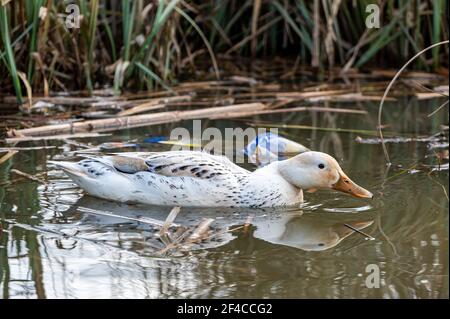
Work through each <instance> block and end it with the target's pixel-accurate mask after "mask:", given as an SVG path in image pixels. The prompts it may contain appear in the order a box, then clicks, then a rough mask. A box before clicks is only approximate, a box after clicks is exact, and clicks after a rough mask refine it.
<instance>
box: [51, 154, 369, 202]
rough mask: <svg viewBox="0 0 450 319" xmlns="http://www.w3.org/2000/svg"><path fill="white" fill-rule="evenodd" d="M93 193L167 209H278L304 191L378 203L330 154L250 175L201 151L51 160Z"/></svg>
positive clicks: (287, 162)
mask: <svg viewBox="0 0 450 319" xmlns="http://www.w3.org/2000/svg"><path fill="white" fill-rule="evenodd" d="M49 162H50V163H52V164H55V165H57V166H58V167H61V168H62V169H63V170H64V172H66V174H67V175H68V176H69V177H70V178H71V179H72V180H73V181H74V182H75V183H77V184H78V185H79V186H80V187H81V188H82V189H84V190H85V191H86V192H87V193H88V194H90V195H93V196H96V197H101V198H104V199H109V200H114V201H120V202H134V203H144V204H153V205H163V206H167V205H169V206H202V207H277V206H294V205H298V204H300V203H302V202H303V190H305V191H309V192H313V191H315V190H316V189H334V190H339V191H342V192H344V193H348V194H351V195H353V196H356V197H361V198H372V197H373V195H372V193H370V192H369V191H367V190H366V189H364V188H362V187H360V186H358V185H357V184H355V183H354V182H353V181H352V180H350V178H348V177H347V175H346V174H345V173H344V172H343V171H342V169H341V167H340V166H339V164H338V163H337V161H336V160H335V159H334V158H333V157H331V156H330V155H328V154H325V153H321V152H313V151H308V152H305V153H301V154H299V155H296V156H294V157H291V158H289V159H286V160H282V161H275V162H272V163H270V164H269V165H267V166H264V167H262V168H259V169H257V170H255V171H254V172H250V171H248V170H246V169H244V168H241V167H239V166H237V165H236V164H234V163H233V162H231V161H230V160H229V159H227V158H226V157H224V156H217V155H211V154H208V153H205V152H195V151H168V152H160V153H150V154H149V153H145V154H138V153H136V154H133V153H124V154H120V155H112V156H98V157H93V156H89V157H88V158H86V159H84V160H81V161H80V162H77V163H74V162H63V161H61V162H60V161H49Z"/></svg>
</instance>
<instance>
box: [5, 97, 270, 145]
mask: <svg viewBox="0 0 450 319" xmlns="http://www.w3.org/2000/svg"><path fill="white" fill-rule="evenodd" d="M265 108H266V105H265V104H262V103H248V104H236V105H230V106H221V107H211V108H207V109H198V110H189V111H170V112H160V113H153V114H144V115H133V116H128V117H118V118H111V119H99V120H89V121H82V122H76V123H70V124H56V125H45V126H40V127H34V128H28V129H23V130H16V131H15V134H19V136H21V137H25V136H26V137H33V136H51V135H60V134H68V133H70V134H76V133H86V132H91V131H109V130H117V129H123V128H130V127H139V126H146V125H156V124H164V123H173V122H178V121H181V120H191V119H200V118H208V117H210V116H213V115H215V114H217V113H226V112H236V111H240V112H242V111H250V110H252V111H253V110H262V109H265ZM8 136H11V137H12V136H14V133H11V131H10V132H8ZM66 138H67V137H66Z"/></svg>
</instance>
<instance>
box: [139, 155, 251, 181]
mask: <svg viewBox="0 0 450 319" xmlns="http://www.w3.org/2000/svg"><path fill="white" fill-rule="evenodd" d="M145 163H146V164H147V166H148V167H149V168H148V170H149V171H150V172H153V173H156V174H160V175H164V176H168V177H170V176H191V177H198V178H205V179H209V178H213V177H220V176H225V175H229V174H232V175H237V174H249V173H250V172H249V171H247V170H245V169H243V168H241V167H239V166H237V165H236V164H234V163H233V162H231V161H230V160H229V159H228V158H226V157H224V156H217V155H211V154H208V153H205V152H186V151H172V152H162V153H157V154H154V155H150V156H148V157H146V158H145Z"/></svg>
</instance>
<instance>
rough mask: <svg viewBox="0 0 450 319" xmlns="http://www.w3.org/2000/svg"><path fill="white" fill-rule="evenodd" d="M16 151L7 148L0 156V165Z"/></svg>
mask: <svg viewBox="0 0 450 319" xmlns="http://www.w3.org/2000/svg"><path fill="white" fill-rule="evenodd" d="M17 152H18V151H17V150H9V151H8V152H7V153H6V154H5V155H3V156H2V157H0V165H1V164H3V163H4V162H6V161H7V160H9V159H10V158H11V157H13V156H14V155H15V154H16V153H17Z"/></svg>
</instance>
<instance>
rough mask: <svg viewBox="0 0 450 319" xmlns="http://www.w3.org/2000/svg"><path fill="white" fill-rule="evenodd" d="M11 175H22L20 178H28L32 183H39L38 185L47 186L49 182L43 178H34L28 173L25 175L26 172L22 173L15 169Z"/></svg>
mask: <svg viewBox="0 0 450 319" xmlns="http://www.w3.org/2000/svg"><path fill="white" fill-rule="evenodd" d="M11 173H15V174H17V175H20V176H23V177H26V178H28V179H31V180H32V181H35V182H38V183H41V184H44V185H47V182H46V181H44V180H43V179H41V178H39V177H36V176H33V175H30V174H28V173H24V172H22V171H19V170H18V169H14V168H13V169H12V170H11Z"/></svg>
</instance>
